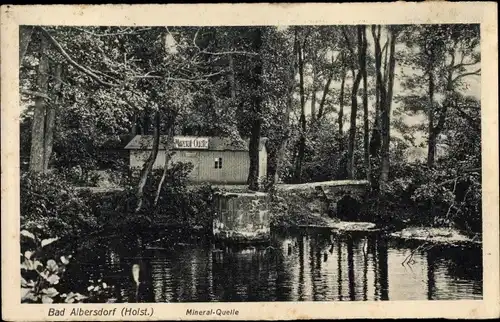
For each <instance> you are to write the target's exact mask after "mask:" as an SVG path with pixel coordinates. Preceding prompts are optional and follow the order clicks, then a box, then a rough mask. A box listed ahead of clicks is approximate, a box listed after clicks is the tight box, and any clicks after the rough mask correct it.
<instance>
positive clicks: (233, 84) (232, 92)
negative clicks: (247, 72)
mask: <svg viewBox="0 0 500 322" xmlns="http://www.w3.org/2000/svg"><path fill="white" fill-rule="evenodd" d="M228 60H229V74H228V82H229V87H230V95H231V100H232V101H233V103H234V101H235V100H236V82H235V80H234V74H235V73H234V60H233V56H232V55H229V57H228Z"/></svg>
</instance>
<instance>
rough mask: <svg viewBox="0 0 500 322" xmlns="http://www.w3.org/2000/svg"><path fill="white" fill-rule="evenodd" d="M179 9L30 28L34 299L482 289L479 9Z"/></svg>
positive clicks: (198, 299)
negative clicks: (204, 20)
mask: <svg viewBox="0 0 500 322" xmlns="http://www.w3.org/2000/svg"><path fill="white" fill-rule="evenodd" d="M165 24H166V25H164V26H158V25H156V24H152V25H143V24H141V25H138V24H132V23H131V24H128V25H121V24H120V25H109V24H105V25H104V24H103V25H60V24H53V25H47V24H39V25H33V24H21V25H19V36H18V46H19V47H18V48H19V50H18V51H19V66H18V77H19V83H18V95H19V96H18V97H19V102H18V112H17V113H18V128H19V146H18V149H19V160H18V161H17V162H18V164H19V167H18V168H19V186H18V189H19V203H20V205H19V207H20V210H19V215H20V218H19V246H20V271H19V273H17V274H20V285H19V290H20V293H17V292H13V294H20V298H19V300H18V301H19V303H21V304H47V305H54V304H80V303H90V304H98V303H101V304H104V303H106V304H110V305H113V304H118V303H228V302H231V303H241V302H342V301H344V302H345V301H348V302H363V301H369V302H370V301H371V302H374V301H441V300H448V301H449V300H453V301H461V300H478V301H482V300H483V299H484V290H483V287H485V285H484V283H483V281H484V276H483V275H484V274H485V270H484V258H483V257H484V255H483V254H484V253H483V227H484V216H485V211H484V203H483V197H484V189H483V184H482V183H483V180H484V179H485V178H484V174H485V172H484V171H483V170H484V169H483V167H484V164H483V157H482V155H483V153H482V151H484V146H483V145H482V135H481V131H482V127H483V126H484V124H485V122H488V120H487V119H486V120H485V119H483V118H482V113H481V112H482V108H484V107H483V106H482V100H481V93H482V90H484V88H482V85H483V82H482V81H481V75H482V72H483V70H484V69H485V68H489V67H488V66H486V65H484V61H483V59H482V50H481V49H482V47H481V40H482V36H483V35H482V31H483V30H482V29H481V25H480V23H427V24H424V23H418V24H416V23H408V24H385V23H383V24H381V23H379V24H372V23H369V24H368V23H367V24H283V23H279V24H261V25H253V24H252V25H250V24H249V25H234V26H231V25H224V24H221V25H210V26H207V25H186V26H179V25H168V19H166V20H165ZM483 133H484V132H483ZM483 135H484V134H483ZM2 136H3V133H2ZM483 141H484V137H483ZM496 203H498V201H496ZM2 212H3V211H2ZM490 215H491V213H490ZM2 248H3V247H2ZM16 278H17V277H16ZM14 297H17V295H16V296H14ZM458 305H459V304H458ZM64 307H65V306H57V307H55V308H51V309H50V310H49V313H48V315H49V317H50V316H56V317H57V316H60V315H65V316H68V315H70V314H71V315H76V316H78V315H80V318H82V316H81V315H82V314H84V313H81V312H80V311H79V310H80V309H78V308H77V309H75V308H69V309H66V310H65V311H66V312H65V311H64ZM75 310H77V311H75ZM143 310H144V312H142V311H140V310H139V309H138V311H136V312H135V311H134V312H135V313H134V312H132V311H131V312H132V313H130V314H132V315H143V313H144V314H148V315H149V311H148V310H149V308H147V309H143ZM73 311H74V312H73ZM104 311H106V310H104ZM82 312H83V311H82ZM101 313H102V314H104V315H106V314H108V313H103V312H101ZM209 313H210V312H209V311H203V310H201V309H200V310H198V309H196V307H193V308H192V309H191V308H190V309H188V310H187V312H186V313H185V314H186V316H187V318H196V317H197V316H199V315H204V314H205V315H207V314H208V315H210V314H209ZM219 313H220V312H219ZM222 313H223V312H222ZM222 313H221V314H222ZM233 313H234V312H233ZM233 313H231V312H230V311H227V312H226V314H228V315H231V314H233ZM85 314H87V313H85ZM109 314H111V310H110V312H109ZM151 314H153V312H151ZM212 314H214V315H215V311H214V312H212ZM217 314H218V313H217ZM122 315H123V313H122ZM115 318H116V316H115Z"/></svg>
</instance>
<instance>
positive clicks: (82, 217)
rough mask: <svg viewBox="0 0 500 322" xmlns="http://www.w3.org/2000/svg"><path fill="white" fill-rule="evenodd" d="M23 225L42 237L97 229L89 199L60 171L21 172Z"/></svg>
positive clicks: (68, 234) (63, 235) (72, 234)
mask: <svg viewBox="0 0 500 322" xmlns="http://www.w3.org/2000/svg"><path fill="white" fill-rule="evenodd" d="M21 226H22V228H24V229H27V230H29V231H33V232H35V233H37V235H39V236H41V238H47V237H50V236H60V237H61V238H64V237H66V236H78V235H81V234H82V233H85V232H89V231H92V230H94V229H96V227H97V223H96V219H95V216H94V214H93V213H92V210H91V208H90V207H89V202H88V200H86V199H85V198H84V197H83V196H82V195H81V194H79V193H78V192H77V191H76V190H75V189H74V188H73V187H72V186H71V185H70V184H69V183H67V182H66V181H65V180H64V178H62V177H61V176H60V175H59V174H57V173H48V174H34V173H23V174H22V175H21Z"/></svg>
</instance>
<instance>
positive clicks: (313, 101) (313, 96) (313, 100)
mask: <svg viewBox="0 0 500 322" xmlns="http://www.w3.org/2000/svg"><path fill="white" fill-rule="evenodd" d="M313 55H314V54H313ZM313 57H314V56H313ZM316 91H317V88H316V66H315V63H314V62H312V91H311V124H314V122H315V121H316Z"/></svg>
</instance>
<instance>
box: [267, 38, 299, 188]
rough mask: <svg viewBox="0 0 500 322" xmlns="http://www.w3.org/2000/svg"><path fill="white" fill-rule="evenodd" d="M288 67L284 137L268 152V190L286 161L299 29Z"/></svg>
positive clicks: (276, 179)
mask: <svg viewBox="0 0 500 322" xmlns="http://www.w3.org/2000/svg"><path fill="white" fill-rule="evenodd" d="M290 58H291V59H290V62H289V66H288V76H287V82H288V88H287V94H288V95H287V103H286V107H285V111H284V115H283V129H284V131H283V136H282V138H281V142H280V143H279V146H278V147H273V146H271V147H270V149H269V150H268V159H267V162H268V164H267V165H268V167H267V180H268V187H267V188H268V189H272V187H273V186H274V184H275V183H276V182H277V181H278V174H279V171H280V169H281V167H282V165H283V162H284V160H285V151H286V148H287V145H288V140H289V138H290V113H291V112H292V111H293V94H294V93H295V75H297V67H296V64H295V62H296V60H297V29H295V32H294V40H293V50H292V53H291V56H290Z"/></svg>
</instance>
